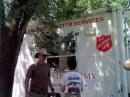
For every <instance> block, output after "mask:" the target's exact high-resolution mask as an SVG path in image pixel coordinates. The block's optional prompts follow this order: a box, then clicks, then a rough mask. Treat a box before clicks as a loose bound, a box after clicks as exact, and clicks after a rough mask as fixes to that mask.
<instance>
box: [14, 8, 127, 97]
mask: <svg viewBox="0 0 130 97" xmlns="http://www.w3.org/2000/svg"><path fill="white" fill-rule="evenodd" d="M58 27H59V28H58V29H57V31H58V33H59V34H60V35H62V36H65V35H67V33H69V32H72V31H73V32H76V33H77V32H78V33H79V35H77V34H76V35H75V38H74V39H75V42H76V52H75V55H61V56H50V57H49V58H56V57H58V58H60V59H59V61H62V62H63V61H64V64H65V59H64V57H68V56H69V57H70V56H76V60H77V63H78V68H77V69H78V71H79V72H81V73H82V75H83V76H84V77H85V81H86V86H85V87H84V92H83V93H82V97H128V85H127V71H126V70H124V69H123V67H122V64H123V63H124V61H125V60H126V58H127V54H126V48H125V41H124V37H125V35H124V33H123V32H124V14H123V11H122V9H121V8H113V9H111V10H108V9H105V8H104V9H99V10H96V11H94V12H92V13H90V14H89V15H85V17H83V18H80V19H75V20H69V21H62V22H60V23H58ZM24 44H26V45H25V46H24V45H23V46H22V48H21V53H20V56H19V61H18V62H19V63H18V65H17V68H16V72H15V73H16V75H15V79H14V89H13V90H14V91H13V96H12V97H17V96H19V97H24V78H25V72H26V71H27V68H28V67H29V64H28V66H27V65H26V64H27V63H26V62H28V63H29V61H30V58H26V56H30V53H29V52H28V50H29V47H28V45H30V43H29V44H28V43H27V41H26V42H24ZM25 49H26V50H25ZM23 51H24V52H23ZM24 56H25V57H24ZM23 62H25V63H24V64H23ZM59 63H60V62H59ZM19 64H20V65H19ZM18 66H19V67H18ZM20 68H21V69H20ZM17 72H19V73H17ZM20 74H21V75H22V76H23V78H22V79H19V78H20V77H21V75H20ZM62 75H63V73H62V72H61V73H60V72H58V73H51V76H52V79H53V85H54V88H55V90H56V92H60V90H59V82H60V78H61V77H62ZM19 80H20V81H19ZM61 95H62V96H63V93H61Z"/></svg>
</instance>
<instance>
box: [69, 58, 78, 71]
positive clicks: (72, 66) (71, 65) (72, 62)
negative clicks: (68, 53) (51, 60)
mask: <svg viewBox="0 0 130 97" xmlns="http://www.w3.org/2000/svg"><path fill="white" fill-rule="evenodd" d="M67 65H68V67H69V69H70V70H75V69H76V66H77V62H76V60H75V59H68V60H67Z"/></svg>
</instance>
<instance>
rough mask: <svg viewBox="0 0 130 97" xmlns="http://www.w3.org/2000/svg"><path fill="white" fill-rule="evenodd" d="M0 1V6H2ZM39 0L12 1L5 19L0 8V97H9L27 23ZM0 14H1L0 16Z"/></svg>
mask: <svg viewBox="0 0 130 97" xmlns="http://www.w3.org/2000/svg"><path fill="white" fill-rule="evenodd" d="M2 3H3V0H0V5H3V4H2ZM38 3H39V0H13V1H12V6H11V7H10V11H9V14H8V16H7V18H6V19H5V17H4V16H3V15H4V10H3V8H4V7H1V6H0V21H1V20H2V19H3V20H2V22H0V97H11V96H12V87H13V79H14V72H15V67H16V63H17V59H18V55H19V52H20V48H21V44H22V40H23V36H24V33H25V31H26V27H27V25H28V22H29V20H30V18H31V16H32V15H33V13H34V11H35V10H36V6H37V5H38ZM1 12H2V14H1Z"/></svg>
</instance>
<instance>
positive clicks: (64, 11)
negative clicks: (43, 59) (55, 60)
mask: <svg viewBox="0 0 130 97" xmlns="http://www.w3.org/2000/svg"><path fill="white" fill-rule="evenodd" d="M115 6H122V7H123V8H124V10H125V9H128V0H44V1H43V0H41V2H40V6H39V7H38V10H37V12H36V13H35V15H34V18H35V19H37V17H38V18H39V20H40V21H42V22H43V24H44V25H49V26H50V27H52V28H56V26H55V22H58V21H62V20H69V19H74V18H79V17H80V16H81V15H82V14H86V13H88V12H89V11H92V10H96V9H98V8H102V7H108V8H111V7H115ZM73 36H74V35H73V33H71V32H70V33H69V34H68V36H66V37H61V36H59V35H58V34H57V33H56V32H55V31H52V33H49V34H48V33H46V32H44V33H41V34H40V35H37V34H35V42H36V44H37V46H38V47H40V48H47V50H48V51H50V52H52V51H55V52H56V53H58V52H59V48H60V46H61V44H62V43H65V44H66V45H68V44H69V41H71V39H72V38H73Z"/></svg>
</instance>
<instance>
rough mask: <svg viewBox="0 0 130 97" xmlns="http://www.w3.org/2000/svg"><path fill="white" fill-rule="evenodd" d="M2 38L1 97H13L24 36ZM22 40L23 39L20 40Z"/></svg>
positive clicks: (0, 65)
mask: <svg viewBox="0 0 130 97" xmlns="http://www.w3.org/2000/svg"><path fill="white" fill-rule="evenodd" d="M6 31H9V32H10V29H9V30H7V28H6V30H5V29H4V30H3V32H4V33H3V34H4V35H1V36H2V37H1V38H0V43H1V45H0V97H11V95H12V86H13V78H14V72H15V67H16V63H17V58H18V54H19V51H20V47H21V43H22V38H21V37H23V36H21V37H20V36H16V35H6V34H7V33H9V32H6ZM20 38H21V39H20Z"/></svg>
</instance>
